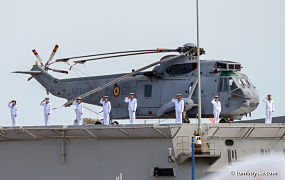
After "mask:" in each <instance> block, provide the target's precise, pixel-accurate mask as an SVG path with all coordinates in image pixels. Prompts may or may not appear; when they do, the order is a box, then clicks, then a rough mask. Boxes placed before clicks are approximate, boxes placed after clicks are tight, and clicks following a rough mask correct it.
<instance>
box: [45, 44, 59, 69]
mask: <svg viewBox="0 0 285 180" xmlns="http://www.w3.org/2000/svg"><path fill="white" fill-rule="evenodd" d="M57 49H58V45H57V44H56V45H55V47H54V48H53V50H52V52H51V54H50V56H49V58H48V61H47V62H46V66H47V65H49V62H51V61H52V59H53V57H54V55H55V53H56V51H57Z"/></svg>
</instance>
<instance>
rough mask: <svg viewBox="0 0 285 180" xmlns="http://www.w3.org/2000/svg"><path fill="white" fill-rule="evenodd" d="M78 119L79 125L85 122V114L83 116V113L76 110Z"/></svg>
mask: <svg viewBox="0 0 285 180" xmlns="http://www.w3.org/2000/svg"><path fill="white" fill-rule="evenodd" d="M76 119H77V125H82V124H83V116H82V113H78V112H76Z"/></svg>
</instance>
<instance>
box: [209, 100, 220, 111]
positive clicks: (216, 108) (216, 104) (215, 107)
mask: <svg viewBox="0 0 285 180" xmlns="http://www.w3.org/2000/svg"><path fill="white" fill-rule="evenodd" d="M211 103H212V104H213V112H215V111H222V106H221V102H220V101H215V99H213V100H212V101H211Z"/></svg>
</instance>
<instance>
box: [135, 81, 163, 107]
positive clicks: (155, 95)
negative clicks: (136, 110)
mask: <svg viewBox="0 0 285 180" xmlns="http://www.w3.org/2000/svg"><path fill="white" fill-rule="evenodd" d="M160 89H161V80H154V81H149V80H139V81H137V88H136V98H137V99H138V107H143V108H148V107H151V108H153V107H160Z"/></svg>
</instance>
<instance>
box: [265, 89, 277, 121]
mask: <svg viewBox="0 0 285 180" xmlns="http://www.w3.org/2000/svg"><path fill="white" fill-rule="evenodd" d="M263 102H265V104H266V108H265V112H266V118H265V124H271V123H272V113H273V112H274V111H275V107H274V101H273V100H272V99H271V95H270V94H268V95H267V97H266V98H265V99H264V100H263Z"/></svg>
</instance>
